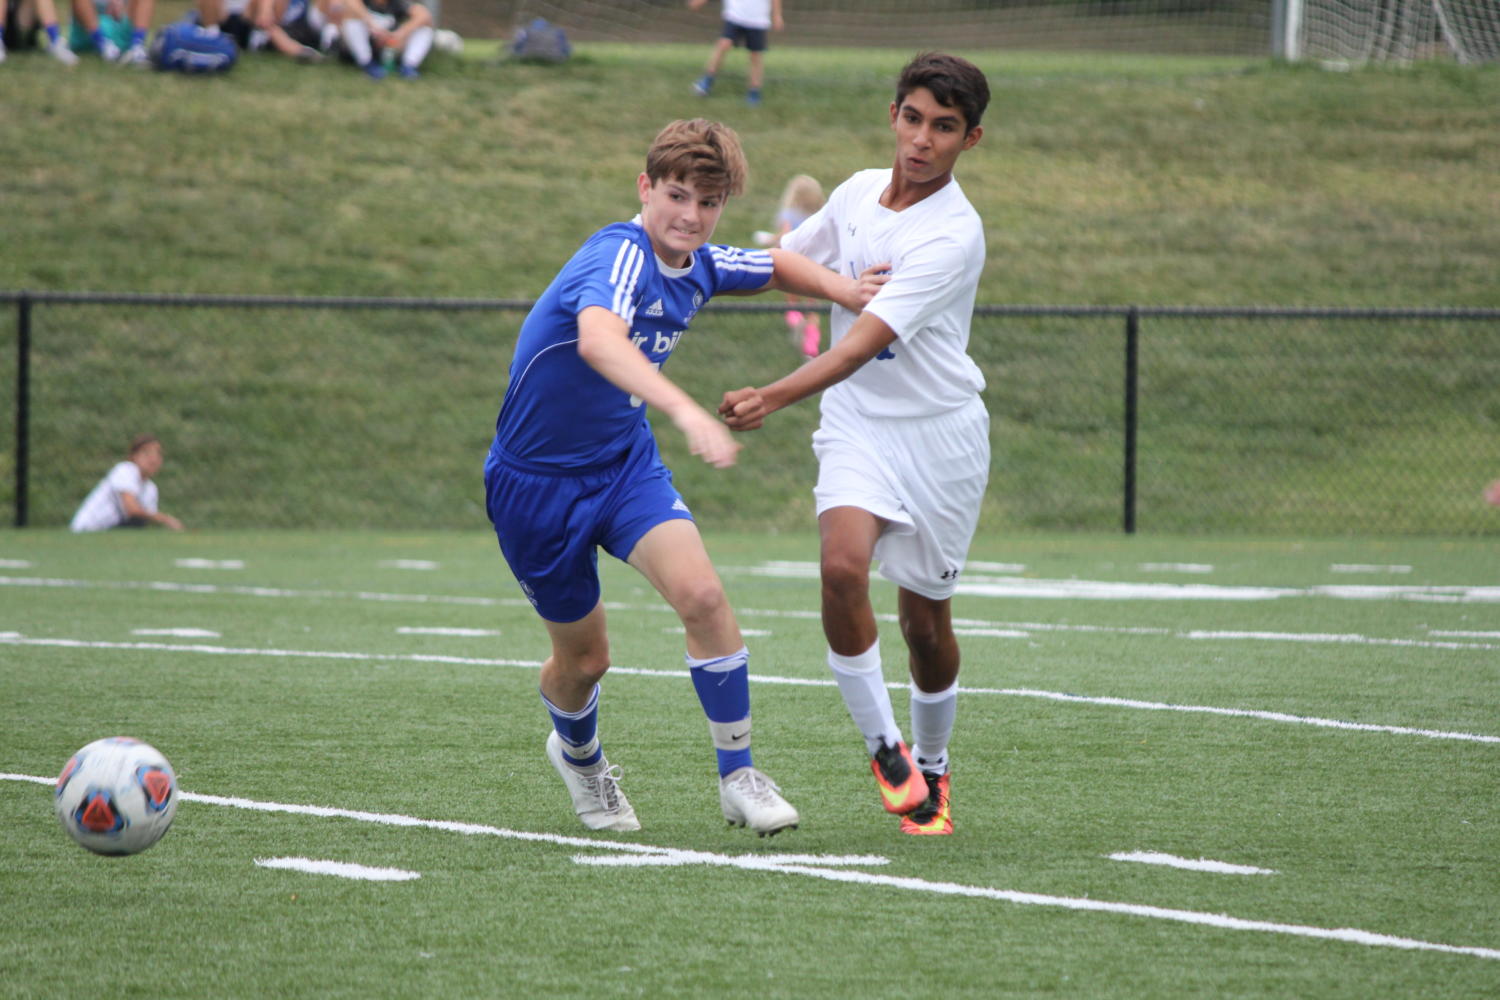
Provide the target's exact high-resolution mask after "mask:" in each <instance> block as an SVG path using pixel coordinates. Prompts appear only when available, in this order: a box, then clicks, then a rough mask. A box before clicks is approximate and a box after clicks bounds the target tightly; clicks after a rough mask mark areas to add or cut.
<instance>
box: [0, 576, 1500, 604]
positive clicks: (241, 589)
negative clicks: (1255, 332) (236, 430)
mask: <svg viewBox="0 0 1500 1000" xmlns="http://www.w3.org/2000/svg"><path fill="white" fill-rule="evenodd" d="M809 567H810V572H811V574H812V576H813V577H816V575H817V565H816V564H814V563H808V564H792V563H765V564H763V565H760V566H725V567H720V568H719V572H720V573H721V574H723V575H729V574H733V573H748V574H750V575H753V576H770V577H793V578H798V579H800V578H803V577H805V576H808V573H809ZM0 586H11V587H77V588H100V589H109V590H159V591H180V592H183V593H192V594H213V593H225V594H238V595H244V596H251V597H292V598H298V599H307V598H335V599H349V598H353V599H357V600H362V601H392V602H402V603H415V604H464V605H479V606H484V607H528V606H529V603H528V602H527V601H526V600H525V599H524V598H520V597H512V598H497V597H466V596H463V595H452V594H448V595H444V594H391V593H381V592H379V591H337V590H295V589H289V588H285V587H254V586H244V585H223V584H203V583H178V582H173V581H167V580H71V579H65V578H58V577H41V576H5V577H0ZM958 593H960V594H966V595H971V596H978V597H1016V598H1027V599H1037V598H1051V599H1064V600H1124V601H1199V600H1208V601H1268V600H1277V599H1280V598H1285V597H1332V598H1336V599H1339V600H1348V601H1375V600H1408V601H1428V602H1441V603H1451V604H1500V586H1468V585H1463V584H1454V585H1433V586H1416V585H1407V586H1394V585H1361V584H1338V585H1319V586H1313V587H1257V586H1245V585H1219V584H1200V583H1189V584H1183V583H1130V582H1121V581H1103V580H1044V579H1032V578H1029V577H1007V576H993V577H978V578H976V579H972V580H969V581H967V582H965V583H961V584H959V586H958ZM610 606H611V605H610V604H609V602H606V603H605V607H606V608H608V607H610ZM618 607H620V608H623V609H630V608H632V607H633V606H632V605H626V604H621V605H618ZM642 607H644V608H662V609H665V605H646V606H642ZM806 614H813V615H816V614H817V612H806V613H803V614H799V615H797V617H804V616H805V615H806Z"/></svg>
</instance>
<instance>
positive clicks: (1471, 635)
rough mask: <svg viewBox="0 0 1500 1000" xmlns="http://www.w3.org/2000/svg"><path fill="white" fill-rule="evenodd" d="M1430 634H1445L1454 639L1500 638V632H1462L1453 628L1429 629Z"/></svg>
mask: <svg viewBox="0 0 1500 1000" xmlns="http://www.w3.org/2000/svg"><path fill="white" fill-rule="evenodd" d="M1427 634H1428V635H1445V636H1448V637H1450V638H1454V639H1500V632H1462V631H1456V630H1453V629H1436V628H1434V629H1428V630H1427Z"/></svg>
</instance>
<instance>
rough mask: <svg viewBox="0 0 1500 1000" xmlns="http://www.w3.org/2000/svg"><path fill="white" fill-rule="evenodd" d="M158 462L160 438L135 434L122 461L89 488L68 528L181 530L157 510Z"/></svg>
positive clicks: (159, 464) (166, 515)
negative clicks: (154, 527) (158, 527)
mask: <svg viewBox="0 0 1500 1000" xmlns="http://www.w3.org/2000/svg"><path fill="white" fill-rule="evenodd" d="M161 463H162V451H161V441H160V440H158V439H157V438H156V436H155V435H153V434H141V435H139V436H137V437H136V438H135V440H133V441H131V442H130V452H129V455H128V457H127V458H126V459H125V461H123V462H119V463H117V464H116V465H115V467H114V468H112V469H110V470H109V472H108V473H107V474H106V475H105V477H104V478H103V479H101V480H99V484H98V485H97V486H95V487H94V488H93V489H92V490H90V491H89V495H88V496H87V497H85V498H84V500H83V503H82V504H80V505H79V507H78V512H77V513H76V514H74V515H73V522H72V524H70V525H69V527H70V528H71V529H72V530H73V531H108V530H109V529H110V528H143V527H145V526H146V525H148V524H160V525H162V526H163V527H166V528H171V529H172V530H173V531H181V530H182V522H181V521H179V520H177V518H175V517H173V516H172V515H171V514H163V513H162V512H161V511H159V510H157V489H156V484H155V483H154V482H152V479H154V478H155V477H156V474H157V473H158V472H160V471H161Z"/></svg>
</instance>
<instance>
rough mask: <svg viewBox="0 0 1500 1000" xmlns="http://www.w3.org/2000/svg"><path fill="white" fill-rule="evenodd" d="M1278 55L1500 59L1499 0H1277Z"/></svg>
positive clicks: (1274, 33)
mask: <svg viewBox="0 0 1500 1000" xmlns="http://www.w3.org/2000/svg"><path fill="white" fill-rule="evenodd" d="M1271 4H1272V9H1271V54H1272V55H1273V56H1274V57H1276V58H1278V59H1285V60H1286V61H1288V62H1299V61H1302V60H1304V59H1307V60H1314V59H1315V60H1319V61H1321V62H1325V63H1332V64H1337V65H1346V66H1347V65H1356V66H1360V65H1365V64H1366V63H1372V62H1386V63H1402V64H1404V63H1412V62H1417V61H1420V60H1426V59H1452V60H1454V61H1455V62H1457V63H1459V64H1460V65H1465V66H1472V65H1479V64H1481V63H1492V62H1496V61H1497V60H1500V3H1496V0H1271Z"/></svg>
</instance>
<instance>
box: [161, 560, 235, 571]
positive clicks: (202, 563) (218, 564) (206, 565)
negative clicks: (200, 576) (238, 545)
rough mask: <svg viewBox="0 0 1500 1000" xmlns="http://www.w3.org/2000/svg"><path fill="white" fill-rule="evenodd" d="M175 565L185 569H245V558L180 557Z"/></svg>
mask: <svg viewBox="0 0 1500 1000" xmlns="http://www.w3.org/2000/svg"><path fill="white" fill-rule="evenodd" d="M173 565H176V566H180V567H181V568H183V569H244V568H245V561H244V560H243V559H178V560H177V561H176V562H175V563H174V564H173Z"/></svg>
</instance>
